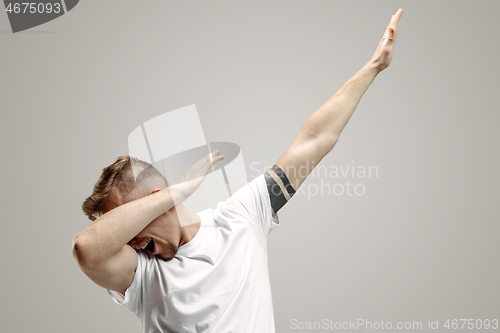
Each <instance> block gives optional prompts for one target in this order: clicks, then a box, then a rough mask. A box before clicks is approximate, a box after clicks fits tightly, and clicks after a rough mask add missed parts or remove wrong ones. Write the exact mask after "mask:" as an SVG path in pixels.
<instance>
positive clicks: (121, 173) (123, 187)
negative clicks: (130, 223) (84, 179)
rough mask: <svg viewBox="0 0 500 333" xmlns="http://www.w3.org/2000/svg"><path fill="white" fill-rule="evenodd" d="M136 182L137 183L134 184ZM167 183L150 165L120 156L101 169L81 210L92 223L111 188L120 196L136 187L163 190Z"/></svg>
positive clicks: (127, 193) (126, 195) (126, 194)
mask: <svg viewBox="0 0 500 333" xmlns="http://www.w3.org/2000/svg"><path fill="white" fill-rule="evenodd" d="M136 182H137V183H136ZM166 186H168V182H167V180H166V179H165V177H163V175H162V174H161V173H160V172H159V171H158V170H156V168H155V167H153V166H152V165H151V164H149V163H147V162H144V161H141V160H139V159H137V158H131V157H130V156H120V157H118V158H117V159H116V161H115V162H114V163H113V164H111V165H109V166H107V167H105V168H104V169H102V174H101V177H100V178H99V180H98V181H97V182H96V183H95V185H94V190H93V192H92V194H91V195H90V196H89V197H88V198H87V199H85V201H84V202H83V204H82V210H83V212H84V213H85V215H87V217H88V218H89V219H90V220H91V221H94V220H96V219H97V215H98V213H99V211H100V210H101V208H102V207H103V206H104V204H105V202H106V200H107V199H108V197H109V195H110V193H111V191H112V189H113V188H115V189H116V190H118V191H119V192H120V193H121V194H122V195H124V196H125V197H128V195H129V194H130V193H131V192H132V191H134V189H136V188H137V187H142V188H165V187H166Z"/></svg>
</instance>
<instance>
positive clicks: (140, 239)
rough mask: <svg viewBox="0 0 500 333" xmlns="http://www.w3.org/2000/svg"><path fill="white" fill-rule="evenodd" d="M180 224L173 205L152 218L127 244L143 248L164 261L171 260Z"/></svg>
mask: <svg viewBox="0 0 500 333" xmlns="http://www.w3.org/2000/svg"><path fill="white" fill-rule="evenodd" d="M180 237H181V233H180V225H179V223H178V219H177V213H176V212H175V207H173V208H172V209H170V210H169V211H167V212H166V213H164V214H162V215H161V216H159V217H158V218H156V219H155V220H153V221H152V222H151V223H150V224H148V226H147V227H146V228H144V229H143V230H142V231H141V232H140V233H139V234H138V235H137V236H135V237H134V238H132V239H131V240H130V242H128V245H130V246H132V247H133V248H135V249H144V250H146V251H149V252H151V253H152V254H153V255H154V256H156V257H157V258H159V259H162V260H164V261H169V260H172V259H173V258H174V257H175V254H176V253H177V250H178V244H179V241H180Z"/></svg>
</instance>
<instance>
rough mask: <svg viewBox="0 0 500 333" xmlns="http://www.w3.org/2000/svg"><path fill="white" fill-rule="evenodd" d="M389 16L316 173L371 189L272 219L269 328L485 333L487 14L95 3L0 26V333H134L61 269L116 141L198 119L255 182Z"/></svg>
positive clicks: (492, 125)
mask: <svg viewBox="0 0 500 333" xmlns="http://www.w3.org/2000/svg"><path fill="white" fill-rule="evenodd" d="M399 7H402V8H403V10H404V13H403V16H402V18H401V20H400V23H399V25H398V28H397V32H398V37H397V42H396V47H395V54H394V58H393V62H392V64H391V66H390V67H389V68H388V69H387V70H386V71H384V72H382V73H381V74H380V75H379V76H378V77H377V78H376V80H375V81H374V83H373V85H372V86H371V87H370V89H369V90H368V91H367V93H366V94H365V96H364V97H363V99H362V100H361V102H360V104H359V106H358V108H357V110H356V113H355V114H354V116H353V117H352V118H351V120H350V122H349V124H348V125H347V126H346V128H345V130H344V131H343V133H342V135H341V137H340V140H339V142H338V143H337V145H336V147H335V148H334V150H333V151H332V152H331V153H330V154H329V155H328V156H327V157H326V158H325V159H324V160H323V161H322V164H321V165H325V166H330V165H337V166H345V167H346V166H349V165H353V161H354V165H364V166H370V165H372V166H377V167H378V169H379V177H378V178H371V179H365V180H362V182H363V184H365V186H366V194H365V195H364V196H347V195H343V196H335V195H323V196H314V197H310V198H309V199H308V197H307V196H306V195H297V196H295V197H294V198H293V199H292V201H291V202H290V203H289V204H288V205H287V206H286V207H285V208H283V210H282V211H280V218H281V223H282V226H281V227H280V228H278V229H276V230H275V231H273V233H272V234H271V236H270V240H269V258H270V263H269V265H270V273H271V283H272V289H273V300H274V307H275V319H276V328H277V331H278V332H287V331H293V330H292V329H291V328H290V320H292V319H296V320H298V321H304V322H305V321H319V320H322V319H331V320H334V321H345V320H349V319H351V320H356V319H359V318H361V319H367V320H370V321H373V322H375V321H378V322H380V321H381V320H384V321H385V322H386V321H392V322H394V323H396V322H398V321H402V322H404V321H421V322H423V323H424V325H425V327H426V325H427V323H428V320H429V319H432V320H436V319H439V320H440V325H442V323H443V322H444V320H446V319H448V318H450V319H453V318H457V319H459V318H472V319H487V318H489V319H492V318H499V317H500V313H499V310H500V306H499V296H500V292H499V291H500V290H499V286H498V281H500V270H499V268H498V254H499V249H500V245H499V243H498V232H499V225H498V221H499V218H498V208H497V207H498V201H499V191H498V188H499V185H500V184H499V176H498V174H497V171H498V169H499V156H498V146H497V145H498V142H499V138H500V135H499V132H498V130H497V127H498V122H499V120H500V115H499V102H498V98H497V95H498V88H499V84H498V77H499V75H500V73H499V66H498V51H499V48H498V32H499V28H500V23H499V21H498V20H497V15H498V13H499V9H500V5H499V3H498V2H496V1H474V2H472V1H470V2H465V1H440V2H435V1H418V2H417V1H412V2H409V1H408V2H403V1H377V2H376V1H356V2H354V1H251V2H250V1H249V2H232V1H189V2H181V1H164V0H162V1H124V0H119V1H118V0H113V1H110V0H108V1H82V2H80V3H79V5H78V6H77V7H75V9H73V10H72V11H71V12H70V13H68V14H66V15H64V16H62V17H60V18H58V19H56V20H54V21H52V22H49V23H47V24H44V25H42V26H39V27H36V28H34V29H32V30H28V31H26V32H23V33H19V34H12V33H11V32H10V26H9V23H8V20H7V15H6V13H5V12H2V13H0V31H1V34H0V39H1V45H2V52H1V61H0V73H1V80H0V84H1V89H0V96H1V97H0V101H1V106H2V118H1V123H0V126H1V132H0V133H1V145H2V166H1V170H2V174H3V177H2V179H3V182H2V183H3V185H2V198H1V199H2V200H1V205H2V220H3V221H2V222H3V223H2V226H1V234H2V239H3V249H4V250H3V251H1V254H0V256H1V262H2V283H1V290H0V291H1V295H2V302H1V303H2V305H1V307H2V311H1V312H0V322H1V323H2V331H4V330H5V331H6V332H140V326H139V322H138V321H137V320H136V319H135V317H134V316H133V315H132V314H131V313H129V312H128V311H127V310H126V309H125V308H122V307H120V306H118V305H115V304H114V303H113V301H112V300H111V299H110V298H109V296H108V295H107V293H106V291H105V290H104V289H101V288H100V287H97V286H96V285H94V284H93V282H92V281H91V280H89V279H88V278H87V277H86V276H85V275H84V274H83V273H82V272H81V271H80V270H79V268H78V266H77V265H76V263H75V262H74V261H73V258H72V256H71V240H72V238H73V236H74V235H76V234H77V233H78V232H79V231H81V230H83V229H84V228H85V227H86V226H87V225H88V223H89V221H88V220H86V218H85V216H84V215H83V214H82V212H81V208H80V207H81V203H82V202H83V200H84V199H85V198H86V197H87V196H88V195H89V194H90V193H91V190H92V187H93V184H94V183H95V181H96V180H97V178H98V177H99V175H100V172H101V169H102V168H103V167H104V166H106V165H109V164H110V163H112V162H113V161H114V159H115V158H116V157H117V156H118V155H122V154H127V137H128V134H129V133H130V132H131V130H132V129H134V128H135V127H136V126H138V125H139V124H141V123H143V122H144V121H146V120H148V119H151V118H152V117H154V116H157V115H159V114H162V113H164V112H167V111H169V110H174V109H177V108H179V107H183V106H186V105H190V104H196V107H197V108H198V112H199V115H200V118H201V122H202V124H203V126H204V131H205V135H206V138H207V139H208V140H210V141H228V142H235V143H237V144H239V145H240V147H241V149H242V151H243V156H244V159H245V164H246V167H247V172H248V178H249V180H251V179H253V178H254V177H255V176H256V173H255V172H253V171H252V170H251V167H250V166H251V164H252V163H260V166H261V168H264V166H266V165H273V164H274V163H275V162H276V161H277V159H278V158H279V157H280V156H281V154H282V153H283V152H284V151H285V149H286V148H287V147H288V146H289V144H290V143H291V142H292V140H293V139H294V137H295V136H296V134H297V132H298V131H299V129H300V127H301V126H302V124H303V123H304V122H305V121H306V119H307V118H308V116H309V115H310V114H311V113H312V112H314V111H315V110H316V109H317V108H318V107H320V106H321V105H322V104H323V103H324V102H325V101H326V100H327V99H328V98H329V97H330V96H331V95H332V94H333V93H334V92H335V91H336V90H337V89H338V88H339V87H340V86H341V85H342V84H343V83H344V82H345V81H346V80H348V79H349V78H350V77H351V76H352V75H354V74H355V73H356V71H358V70H359V69H360V68H361V67H362V66H363V64H364V63H365V62H366V61H368V60H369V58H370V57H371V55H372V54H373V52H374V50H375V47H376V46H377V44H378V42H379V40H380V38H381V37H382V34H383V32H384V30H385V28H386V26H387V23H388V22H389V20H390V17H391V15H392V14H393V13H395V12H396V11H397V9H398V8H399ZM262 171H264V170H262ZM345 181H346V179H331V178H328V179H324V182H327V183H329V184H331V185H333V184H335V183H338V182H342V183H345ZM358 181H359V180H355V182H358ZM312 183H317V184H319V183H320V179H318V178H311V179H308V180H307V181H306V183H304V186H306V185H308V184H312ZM423 331H426V330H423ZM440 331H447V330H446V329H440Z"/></svg>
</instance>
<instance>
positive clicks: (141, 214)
mask: <svg viewBox="0 0 500 333" xmlns="http://www.w3.org/2000/svg"><path fill="white" fill-rule="evenodd" d="M181 201H184V200H183V194H182V191H180V189H179V185H173V186H169V187H167V188H166V189H164V190H161V191H158V192H155V193H153V194H150V195H147V196H145V197H143V198H140V199H137V200H134V201H131V202H128V203H126V204H123V205H121V206H118V207H116V208H114V209H112V210H110V211H109V212H107V213H106V214H104V215H102V216H101V217H99V218H98V219H96V220H95V221H94V222H92V223H91V224H90V225H89V226H88V227H87V228H86V229H85V230H83V231H82V232H80V233H79V234H78V235H77V236H76V237H75V238H74V240H73V247H74V251H76V252H77V254H78V257H79V261H80V262H81V263H82V264H87V265H94V264H98V263H101V262H105V261H106V260H107V259H109V258H111V257H112V256H113V255H114V254H116V253H117V252H118V251H119V250H120V249H121V248H122V247H123V246H124V245H125V244H127V243H128V242H130V240H131V239H132V238H134V237H135V236H136V235H137V234H139V233H140V232H141V231H142V230H143V229H144V228H145V227H146V226H147V225H148V224H149V223H151V221H153V220H154V219H156V218H157V217H158V216H160V215H162V214H163V213H165V212H166V211H168V210H169V209H171V208H172V207H173V206H174V205H175V204H178V203H180V202H181Z"/></svg>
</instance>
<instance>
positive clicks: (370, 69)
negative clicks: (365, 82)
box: [362, 61, 383, 76]
mask: <svg viewBox="0 0 500 333" xmlns="http://www.w3.org/2000/svg"><path fill="white" fill-rule="evenodd" d="M362 70H363V71H365V72H367V73H369V74H371V75H373V76H377V75H378V74H379V73H380V72H382V71H383V68H381V67H380V65H378V64H377V63H375V62H373V61H369V62H367V63H366V64H365V65H364V66H363V68H362Z"/></svg>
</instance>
